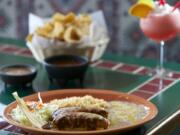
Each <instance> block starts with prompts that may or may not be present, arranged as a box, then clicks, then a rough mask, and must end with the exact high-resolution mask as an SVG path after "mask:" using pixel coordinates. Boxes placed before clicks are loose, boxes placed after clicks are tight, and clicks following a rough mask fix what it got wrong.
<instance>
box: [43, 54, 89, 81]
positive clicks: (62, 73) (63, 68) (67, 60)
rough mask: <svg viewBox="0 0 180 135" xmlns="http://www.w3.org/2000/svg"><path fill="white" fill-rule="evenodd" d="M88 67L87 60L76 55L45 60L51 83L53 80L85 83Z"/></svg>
mask: <svg viewBox="0 0 180 135" xmlns="http://www.w3.org/2000/svg"><path fill="white" fill-rule="evenodd" d="M88 65H89V61H88V59H87V58H85V57H81V56H75V55H58V56H52V57H48V58H46V59H45V60H44V66H45V68H46V71H47V73H48V76H49V79H50V81H52V80H53V79H56V80H58V79H59V80H65V81H68V80H73V79H80V81H83V79H84V76H85V73H86V70H87V68H88Z"/></svg>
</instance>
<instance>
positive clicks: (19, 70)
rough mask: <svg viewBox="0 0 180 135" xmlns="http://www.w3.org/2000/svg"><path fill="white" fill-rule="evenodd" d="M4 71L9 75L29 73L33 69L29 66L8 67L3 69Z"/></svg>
mask: <svg viewBox="0 0 180 135" xmlns="http://www.w3.org/2000/svg"><path fill="white" fill-rule="evenodd" d="M3 72H4V73H5V74H7V75H27V74H30V73H31V72H32V71H31V69H29V68H27V67H8V68H5V69H3Z"/></svg>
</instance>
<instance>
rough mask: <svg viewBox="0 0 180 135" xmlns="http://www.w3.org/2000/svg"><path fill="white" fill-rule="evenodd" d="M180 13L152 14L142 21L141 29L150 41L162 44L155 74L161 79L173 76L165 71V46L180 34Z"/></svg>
mask: <svg viewBox="0 0 180 135" xmlns="http://www.w3.org/2000/svg"><path fill="white" fill-rule="evenodd" d="M179 20H180V12H179V11H176V12H174V11H172V12H170V13H168V14H156V13H150V14H149V15H148V16H147V17H145V18H142V19H140V28H141V30H142V31H143V33H144V34H145V35H146V36H147V37H148V38H150V39H152V40H154V41H156V42H159V43H160V60H159V65H158V68H157V69H156V70H155V74H156V75H158V76H159V77H160V78H164V77H166V76H170V75H172V74H171V73H170V72H169V73H168V72H167V70H165V69H164V45H165V41H167V40H170V39H172V38H174V37H175V36H177V35H178V34H179V33H180V21H179Z"/></svg>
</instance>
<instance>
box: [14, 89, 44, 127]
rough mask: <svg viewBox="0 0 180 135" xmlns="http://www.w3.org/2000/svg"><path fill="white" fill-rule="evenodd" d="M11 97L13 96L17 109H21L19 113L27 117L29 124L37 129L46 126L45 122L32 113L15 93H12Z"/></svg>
mask: <svg viewBox="0 0 180 135" xmlns="http://www.w3.org/2000/svg"><path fill="white" fill-rule="evenodd" d="M12 95H13V96H14V98H15V99H16V101H17V104H18V105H19V108H20V109H21V111H22V112H23V113H24V115H25V116H26V117H27V119H28V120H29V122H30V123H31V124H32V125H33V126H34V127H37V128H42V126H43V125H45V124H46V122H45V121H42V120H40V119H39V118H38V117H37V116H36V115H35V114H34V113H32V112H31V111H30V110H29V109H28V107H27V105H26V103H25V102H24V100H23V99H22V98H20V97H19V96H18V93H17V92H13V93H12Z"/></svg>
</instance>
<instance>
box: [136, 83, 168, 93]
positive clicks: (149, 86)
mask: <svg viewBox="0 0 180 135" xmlns="http://www.w3.org/2000/svg"><path fill="white" fill-rule="evenodd" d="M164 87H165V86H162V87H160V85H153V84H145V85H143V86H142V87H140V88H139V90H143V91H147V92H154V93H156V92H158V91H160V90H161V89H162V88H164Z"/></svg>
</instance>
